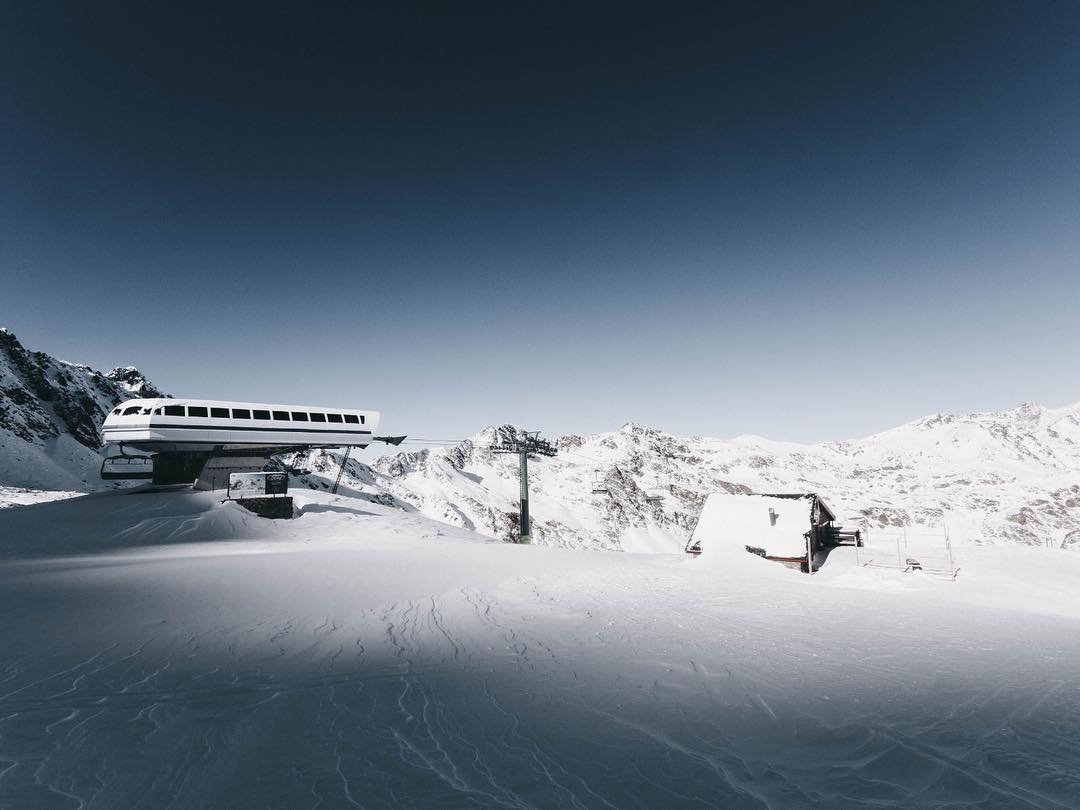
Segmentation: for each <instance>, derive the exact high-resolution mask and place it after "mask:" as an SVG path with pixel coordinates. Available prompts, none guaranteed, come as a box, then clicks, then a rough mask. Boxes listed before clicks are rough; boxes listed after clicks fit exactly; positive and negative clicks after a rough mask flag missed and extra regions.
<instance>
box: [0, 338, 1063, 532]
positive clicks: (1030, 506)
mask: <svg viewBox="0 0 1080 810" xmlns="http://www.w3.org/2000/svg"><path fill="white" fill-rule="evenodd" d="M157 395H160V394H159V392H158V389H157V388H155V387H154V386H153V384H152V383H150V382H149V381H148V380H146V378H145V377H144V376H143V375H142V374H141V373H140V372H139V371H138V369H136V368H134V367H130V366H126V367H119V368H115V369H113V370H112V371H110V372H108V373H105V374H103V373H101V372H98V371H95V370H94V369H91V368H89V367H88V366H83V365H78V364H72V363H67V362H63V361H59V360H56V359H54V358H52V357H50V356H49V355H47V354H44V353H42V352H30V351H27V350H26V349H25V348H23V346H22V345H21V344H20V343H19V342H18V340H17V339H16V338H15V336H14V335H13V334H12V333H11V332H10V331H8V330H6V329H0V485H6V486H9V487H25V488H29V489H36V490H68V491H88V490H93V489H100V488H102V486H103V485H102V482H100V480H98V475H97V467H98V465H99V464H100V459H99V456H98V455H97V453H96V452H95V450H94V448H96V447H97V446H98V444H99V434H98V428H99V427H100V425H101V421H102V419H103V417H104V414H105V412H107V411H108V410H109V409H110V408H111V407H112V406H113V405H114V404H115V403H116V402H117V401H120V400H122V399H128V398H131V397H134V396H157ZM518 431H519V428H517V427H516V426H514V425H502V426H492V427H488V428H486V429H484V430H482V431H481V432H479V433H477V434H476V435H475V436H473V437H471V438H470V439H468V440H466V441H464V442H461V443H460V444H457V445H454V446H451V447H446V448H438V449H433V450H420V451H414V452H403V453H397V454H394V455H389V456H383V457H381V458H378V459H376V460H375V461H373V462H372V463H370V464H364V463H362V462H359V461H356V460H353V461H351V462H350V464H349V468H348V471H347V474H346V477H345V480H344V483H345V486H346V487H348V488H349V490H351V491H352V492H353V493H363V494H365V495H366V496H367V497H369V498H373V499H377V500H378V501H379V502H381V503H396V504H398V505H400V506H402V507H404V508H406V509H409V510H415V511H419V512H421V513H423V514H424V515H426V516H428V517H432V518H435V519H437V520H441V521H444V522H446V523H450V524H453V525H455V526H459V527H461V528H465V529H469V530H473V531H477V532H480V533H481V534H484V535H487V536H489V537H496V538H509V537H510V536H512V535H513V533H514V530H515V527H516V519H517V517H516V516H517V496H518V482H517V467H516V461H515V459H514V458H512V457H509V456H504V455H498V454H495V453H492V452H491V451H490V450H489V449H488V448H490V447H491V446H492V445H494V444H498V443H500V442H501V441H502V440H504V439H506V438H508V437H511V436H513V435H514V434H515V433H516V432H518ZM554 443H555V445H556V447H557V448H558V450H559V454H558V455H557V456H556V457H554V458H550V459H537V460H536V461H535V462H534V463H533V464H532V465H531V467H530V473H531V475H530V478H531V484H532V486H531V492H532V516H533V522H534V526H533V534H534V537H535V538H536V540H537V542H539V543H544V544H549V545H558V546H566V547H574V548H610V549H624V550H631V551H677V550H680V549H681V548H682V546H683V545H684V544H685V542H686V540H687V539H688V538H689V536H690V533H691V532H692V531H693V528H694V525H695V523H696V521H697V516H698V514H699V513H700V510H701V506H702V503H703V502H704V499H705V496H706V495H708V494H709V493H710V492H715V491H726V492H818V493H820V494H821V495H822V496H823V497H824V498H825V500H826V501H827V502H828V503H829V505H830V506H831V507H832V508H833V510H834V511H835V512H836V513H837V514H838V515H840V516H841V517H842V518H843V519H844V520H845V522H846V523H847V524H848V525H850V526H862V527H868V528H870V529H871V532H877V533H878V535H879V536H887V535H888V534H889V533H890V532H894V533H895V532H900V531H903V530H907V531H912V532H915V531H919V532H931V533H932V532H939V533H940V532H943V531H944V529H945V527H946V526H947V527H948V530H949V532H950V536H951V537H952V539H953V540H954V542H976V543H998V542H1006V543H1021V544H1026V545H1053V546H1066V547H1068V546H1080V476H1078V474H1077V471H1080V404H1076V405H1071V406H1068V407H1063V408H1044V407H1042V406H1039V405H1033V404H1024V405H1021V406H1019V407H1017V408H1012V409H1009V410H1004V411H984V412H978V413H971V414H934V415H930V416H926V417H924V418H922V419H917V420H914V421H912V422H909V423H907V424H905V425H900V426H899V427H895V428H892V429H890V430H886V431H883V432H881V433H877V434H874V435H872V436H867V437H864V438H861V439H851V440H845V441H834V442H823V443H819V444H799V443H796V442H786V441H783V442H782V441H773V440H770V439H767V438H763V437H760V436H739V437H736V438H733V439H719V438H709V437H701V436H694V437H689V438H683V437H678V436H675V435H673V434H670V433H666V432H664V431H662V430H659V429H657V428H654V427H649V426H646V425H640V424H636V423H633V422H629V423H627V424H625V425H623V427H622V428H620V429H619V430H616V431H610V432H606V433H599V434H595V435H591V436H579V435H572V434H571V435H565V436H560V437H558V438H557V439H555V440H554ZM293 461H294V462H295V466H304V467H307V468H310V469H311V470H312V471H313V474H312V475H311V476H308V477H307V478H306V479H305V480H306V482H307V483H308V484H309V485H310V486H313V487H319V488H322V487H324V486H328V485H329V484H328V481H327V479H331V480H332V478H333V477H334V475H335V474H336V472H337V457H336V454H334V453H333V452H329V453H327V452H321V451H320V452H318V453H313V454H310V456H309V457H308V458H303V459H296V460H293ZM594 489H595V490H599V491H598V492H593V490H594ZM657 496H661V497H662V499H661V500H658V499H657Z"/></svg>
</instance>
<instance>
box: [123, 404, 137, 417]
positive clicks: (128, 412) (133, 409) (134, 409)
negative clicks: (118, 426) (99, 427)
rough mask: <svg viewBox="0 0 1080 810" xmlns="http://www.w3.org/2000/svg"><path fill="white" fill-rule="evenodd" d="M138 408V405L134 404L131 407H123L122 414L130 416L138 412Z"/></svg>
mask: <svg viewBox="0 0 1080 810" xmlns="http://www.w3.org/2000/svg"><path fill="white" fill-rule="evenodd" d="M139 410H140V408H139V406H138V405H135V406H133V407H131V408H125V409H124V416H131V415H132V414H133V413H138V412H139Z"/></svg>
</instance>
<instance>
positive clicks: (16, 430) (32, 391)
mask: <svg viewBox="0 0 1080 810" xmlns="http://www.w3.org/2000/svg"><path fill="white" fill-rule="evenodd" d="M155 396H162V394H161V392H160V391H159V390H158V389H157V388H156V387H155V386H154V385H153V384H152V383H151V382H150V381H149V380H147V379H146V378H145V377H144V376H143V375H142V374H140V373H139V371H138V369H136V368H132V367H124V368H114V369H113V370H112V371H110V372H108V373H102V372H100V371H95V370H94V369H92V368H90V367H89V366H83V365H79V364H77V363H68V362H66V361H64V360H57V359H56V358H54V357H51V356H50V355H48V354H45V353H44V352H31V351H28V350H27V349H26V348H24V347H23V345H22V344H21V343H20V342H19V340H18V339H17V338H16V337H15V335H14V334H12V333H11V332H9V331H8V330H7V329H4V328H2V327H0V485H6V486H10V487H26V488H30V489H39V490H68V491H76V492H83V491H89V490H94V489H103V488H104V485H103V482H102V481H101V479H100V478H99V477H98V469H99V466H100V464H101V457H100V455H99V454H98V453H97V448H98V447H99V446H100V445H101V436H100V434H99V428H100V426H101V422H102V420H103V419H104V418H105V414H106V413H108V411H109V410H110V409H112V407H113V406H114V405H115V404H116V403H117V402H120V401H122V400H125V399H131V398H132V397H155Z"/></svg>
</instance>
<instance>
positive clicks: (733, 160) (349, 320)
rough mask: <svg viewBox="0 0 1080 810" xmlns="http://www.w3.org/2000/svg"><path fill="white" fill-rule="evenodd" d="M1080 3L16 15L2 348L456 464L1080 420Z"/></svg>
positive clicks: (1, 84) (3, 76) (114, 10)
mask: <svg viewBox="0 0 1080 810" xmlns="http://www.w3.org/2000/svg"><path fill="white" fill-rule="evenodd" d="M1078 304H1080V4H1077V3H1044V2H1030V3H1017V2H1009V3H989V2H979V3H963V2H956V3H927V4H910V3H892V4H884V3H850V4H842V5H833V4H808V3H795V4H776V5H763V4H746V5H745V6H724V5H722V4H703V5H700V6H694V5H675V6H668V5H662V4H651V5H640V6H635V5H629V4H612V5H608V6H599V5H594V6H589V7H584V6H582V5H580V4H567V5H556V4H541V5H532V6H528V7H526V6H525V5H523V4H501V5H471V4H439V5H433V6H431V7H422V6H418V5H410V6H408V7H405V6H401V7H399V8H397V10H388V9H387V8H384V7H381V6H364V5H360V4H343V5H342V6H341V7H334V6H330V5H322V6H319V7H318V8H316V9H312V8H309V7H308V6H306V5H303V4H295V5H293V6H274V5H271V4H266V3H259V4H229V5H228V7H227V8H224V7H223V5H219V4H206V5H199V4H187V3H184V4H173V5H172V6H171V7H164V6H161V7H157V8H150V7H149V5H148V4H138V5H136V4H132V5H131V6H130V7H123V6H118V5H107V6H98V5H96V4H75V3H72V4H69V5H54V4H30V3H26V4H7V6H5V8H4V9H3V10H0V323H2V324H4V325H7V326H9V327H10V328H12V329H13V330H14V331H15V332H16V334H17V335H19V337H20V338H21V339H23V340H24V342H26V343H28V344H30V345H32V346H33V347H35V348H41V349H44V350H47V351H50V352H52V353H55V354H59V355H61V356H63V357H65V358H68V359H72V360H79V361H82V362H88V363H91V364H94V365H97V366H111V365H114V364H118V363H119V364H135V365H138V366H139V367H140V368H143V369H144V370H145V371H146V372H147V373H148V374H149V375H150V376H151V377H152V378H153V379H154V380H156V381H158V382H159V383H160V384H161V385H163V386H165V387H166V388H168V389H169V390H170V391H172V392H173V393H175V394H178V395H188V396H206V397H217V398H235V399H255V400H272V401H304V402H312V403H325V404H340V405H357V406H362V407H373V408H379V409H382V410H383V411H384V412H385V422H384V425H385V427H386V428H387V430H392V431H400V432H410V433H412V434H413V435H425V436H437V437H458V436H462V435H465V434H467V433H471V432H473V431H475V430H477V429H479V428H480V427H481V426H483V425H484V424H487V423H491V422H503V421H516V422H519V423H521V424H523V425H525V426H528V427H531V428H536V429H543V430H545V431H547V432H549V433H561V432H586V431H594V430H601V429H612V428H616V427H618V426H619V425H620V424H621V423H622V422H624V421H627V420H635V421H640V422H645V423H648V424H653V425H656V426H659V427H663V428H665V429H668V430H672V431H675V432H682V433H701V434H710V435H734V434H738V433H744V432H751V433H760V434H765V435H769V436H771V437H775V438H788V439H798V440H819V439H826V438H841V437H847V436H853V435H858V434H863V433H867V432H871V431H874V430H878V429H882V428H885V427H888V426H891V425H893V424H895V423H898V422H901V421H905V420H907V419H910V418H914V417H917V416H920V415H922V414H924V413H927V412H933V411H938V410H972V409H990V408H999V407H1008V406H1011V405H1014V404H1017V403H1019V402H1022V401H1041V402H1044V403H1046V404H1051V405H1056V404H1064V403H1067V402H1075V401H1077V400H1080V373H1078V372H1080V325H1078V318H1077V310H1078Z"/></svg>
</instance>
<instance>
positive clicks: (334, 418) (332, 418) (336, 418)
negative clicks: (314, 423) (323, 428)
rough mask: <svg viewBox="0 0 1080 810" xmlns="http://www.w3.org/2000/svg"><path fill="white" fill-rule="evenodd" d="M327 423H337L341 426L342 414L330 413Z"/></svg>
mask: <svg viewBox="0 0 1080 810" xmlns="http://www.w3.org/2000/svg"><path fill="white" fill-rule="evenodd" d="M326 421H327V422H337V423H338V424H339V425H340V424H341V414H340V413H328V414H327V415H326Z"/></svg>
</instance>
